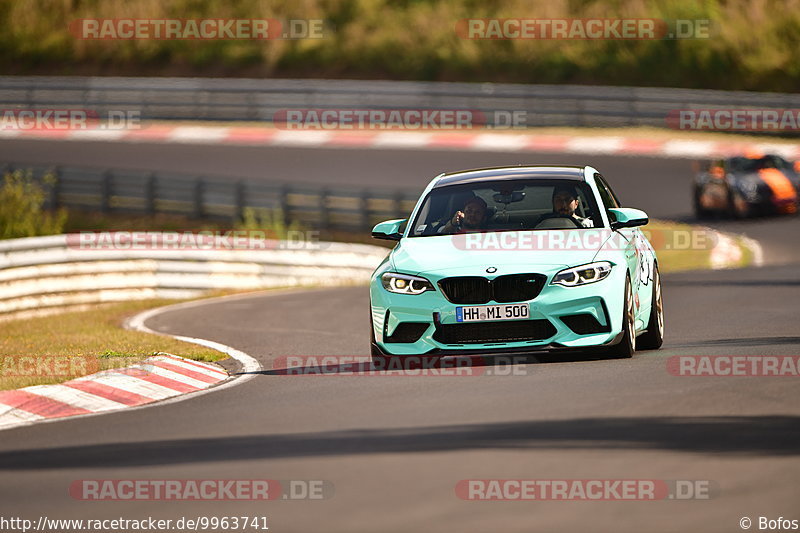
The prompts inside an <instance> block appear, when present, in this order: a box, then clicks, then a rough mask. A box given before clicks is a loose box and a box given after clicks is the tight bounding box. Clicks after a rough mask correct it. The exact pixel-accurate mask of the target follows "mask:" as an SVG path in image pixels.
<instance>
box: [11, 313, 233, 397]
mask: <svg viewBox="0 0 800 533" xmlns="http://www.w3.org/2000/svg"><path fill="white" fill-rule="evenodd" d="M170 303H175V300H141V301H135V302H122V303H113V304H102V305H98V306H94V307H93V308H92V309H90V310H86V311H67V312H64V313H59V314H54V315H49V316H44V317H38V318H27V319H18V320H17V319H12V320H8V321H5V322H3V324H2V328H3V333H4V334H3V337H2V339H0V360H2V364H0V390H7V389H16V388H20V387H27V386H30V385H45V384H50V383H59V382H62V381H67V380H69V379H73V378H75V377H78V376H80V375H84V374H87V373H92V372H94V371H98V370H107V369H110V368H121V367H125V366H128V365H131V364H134V363H137V362H139V361H141V360H143V359H145V358H146V357H148V356H151V355H153V354H155V353H157V352H169V353H173V354H176V355H180V356H181V357H186V358H189V359H195V360H198V361H218V360H220V359H224V358H225V357H227V356H226V355H225V354H222V353H220V352H217V351H215V350H211V349H209V348H205V347H202V346H198V345H196V344H190V343H187V342H182V341H179V340H176V339H173V338H171V337H164V336H160V335H154V334H150V333H142V332H140V331H130V330H126V329H123V328H122V323H123V321H124V320H125V319H126V318H128V317H130V316H132V315H134V314H136V313H138V312H140V311H144V310H146V309H150V308H153V307H160V306H163V305H168V304H170ZM20 356H34V357H36V358H37V360H46V358H47V357H48V356H67V357H74V358H78V359H77V361H76V363H79V364H74V365H70V364H67V365H66V368H67V370H66V372H68V373H69V374H70V375H64V373H63V372H62V373H60V374H61V375H59V376H52V375H50V376H47V375H36V374H39V373H43V372H44V370H42V371H41V372H40V370H39V369H40V368H43V369H47V368H48V366H47V365H45V366H42V367H36V368H34V369H30V368H29V366H30V365H26V368H28V370H25V371H20V370H19V369H20V368H22V367H20V366H19V365H18V364H16V363H17V361H18V360H17V359H15V358H18V357H20ZM60 359H61V358H59V360H60ZM87 361H89V362H90V364H88V365H87V364H86V362H87ZM95 362H96V364H95ZM82 369H85V370H86V371H83V372H82V371H81V370H82ZM73 372H74V373H73ZM25 373H27V374H31V375H15V374H25Z"/></svg>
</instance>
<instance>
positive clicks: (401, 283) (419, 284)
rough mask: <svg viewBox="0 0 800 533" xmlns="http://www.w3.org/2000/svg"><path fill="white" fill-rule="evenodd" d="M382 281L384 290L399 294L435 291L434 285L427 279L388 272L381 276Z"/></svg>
mask: <svg viewBox="0 0 800 533" xmlns="http://www.w3.org/2000/svg"><path fill="white" fill-rule="evenodd" d="M381 281H382V282H383V288H384V289H386V290H387V291H389V292H396V293H398V294H422V293H423V292H425V291H432V290H434V289H433V285H432V284H431V282H430V281H428V280H427V279H425V278H420V277H417V276H409V275H408V274H397V273H395V272H387V273H386V274H384V275H383V276H381Z"/></svg>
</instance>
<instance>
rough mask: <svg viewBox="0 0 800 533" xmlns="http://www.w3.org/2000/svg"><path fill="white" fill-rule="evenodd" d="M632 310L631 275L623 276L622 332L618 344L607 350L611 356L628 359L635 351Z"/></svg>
mask: <svg viewBox="0 0 800 533" xmlns="http://www.w3.org/2000/svg"><path fill="white" fill-rule="evenodd" d="M635 318H636V317H635V314H634V310H633V288H632V286H631V277H630V276H625V302H624V305H623V308H622V329H623V331H624V334H623V335H622V340H621V341H619V344H617V345H616V346H612V347H611V349H610V350H609V355H610V356H611V357H616V358H617V359H628V358H631V357H633V353H634V352H635V351H636V322H635Z"/></svg>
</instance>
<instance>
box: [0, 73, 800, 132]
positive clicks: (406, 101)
mask: <svg viewBox="0 0 800 533" xmlns="http://www.w3.org/2000/svg"><path fill="white" fill-rule="evenodd" d="M713 107H724V108H731V107H753V108H800V94H788V93H758V92H748V91H716V90H698V89H672V88H658V87H611V86H582V85H525V84H499V83H498V84H493V83H446V82H412V81H356V80H292V79H230V78H216V79H215V78H123V77H78V76H70V77H66V76H60V77H56V76H0V108H7V109H14V108H17V109H20V108H23V109H36V108H50V109H52V108H56V109H74V108H80V109H91V110H93V111H96V112H98V113H100V114H104V113H107V112H109V111H120V110H125V111H135V112H137V113H139V114H140V117H141V118H142V119H143V120H226V121H262V122H263V121H266V122H269V121H272V120H273V117H274V115H275V113H277V112H279V111H285V110H287V109H343V108H344V109H353V108H355V109H468V110H473V111H479V112H481V113H482V114H484V115H485V116H486V120H487V123H488V124H489V125H491V126H498V125H502V124H500V122H501V121H499V120H496V119H498V117H499V118H502V119H503V120H507V116H508V115H507V113H513V112H515V111H517V112H524V113H525V116H526V118H527V120H526V125H527V126H528V127H541V126H575V127H596V126H599V127H605V126H643V125H647V126H656V127H666V126H667V123H666V117H667V114H668V113H669V112H670V111H672V110H675V109H687V108H713ZM497 112H500V114H499V115H498V114H497Z"/></svg>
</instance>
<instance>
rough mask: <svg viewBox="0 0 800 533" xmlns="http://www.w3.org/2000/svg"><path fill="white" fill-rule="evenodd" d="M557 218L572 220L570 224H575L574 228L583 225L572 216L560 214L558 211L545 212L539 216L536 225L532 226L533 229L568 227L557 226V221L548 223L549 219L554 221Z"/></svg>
mask: <svg viewBox="0 0 800 533" xmlns="http://www.w3.org/2000/svg"><path fill="white" fill-rule="evenodd" d="M559 219H565V220H569V221H570V222H572V225H573V226H575V227H576V228H582V227H583V226H581V223H580V222H578V221H577V220H575V218H574V217H571V216H569V215H561V214H559V213H547V214H546V215H542V216H541V218H540V219H539V221H538V222H537V223H536V226H534V229H569V228H564V227H558V223H556V224H552V223H548V221H549V220H553V221H554V222H555V220H559Z"/></svg>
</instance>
